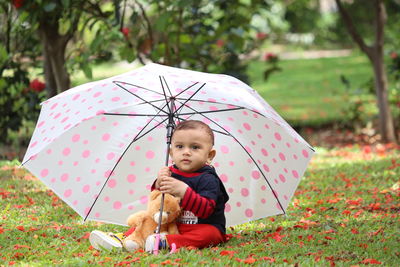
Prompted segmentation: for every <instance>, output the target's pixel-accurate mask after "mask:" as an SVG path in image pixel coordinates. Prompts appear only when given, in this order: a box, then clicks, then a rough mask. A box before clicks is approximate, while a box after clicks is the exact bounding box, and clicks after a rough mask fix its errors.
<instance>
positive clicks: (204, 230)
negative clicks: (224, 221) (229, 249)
mask: <svg viewBox="0 0 400 267" xmlns="http://www.w3.org/2000/svg"><path fill="white" fill-rule="evenodd" d="M178 229H179V234H178V235H167V236H166V237H167V241H168V244H169V245H171V244H172V243H175V245H176V248H181V247H195V248H206V247H211V246H215V245H218V244H219V243H222V242H225V241H226V239H225V235H223V234H222V233H221V232H220V231H219V230H218V228H217V227H215V226H212V225H210V224H178ZM133 231H134V229H132V228H131V229H129V230H128V231H127V232H126V233H125V235H129V234H130V233H132V232H133Z"/></svg>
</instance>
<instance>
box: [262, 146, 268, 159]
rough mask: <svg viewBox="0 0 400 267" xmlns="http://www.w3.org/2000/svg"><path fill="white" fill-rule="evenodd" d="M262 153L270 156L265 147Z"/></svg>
mask: <svg viewBox="0 0 400 267" xmlns="http://www.w3.org/2000/svg"><path fill="white" fill-rule="evenodd" d="M261 153H262V154H263V155H264V156H266V157H267V156H268V151H267V150H266V149H265V148H263V149H261Z"/></svg>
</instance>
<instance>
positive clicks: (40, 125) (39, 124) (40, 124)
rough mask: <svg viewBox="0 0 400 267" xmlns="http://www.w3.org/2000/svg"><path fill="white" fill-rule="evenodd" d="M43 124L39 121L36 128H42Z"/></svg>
mask: <svg viewBox="0 0 400 267" xmlns="http://www.w3.org/2000/svg"><path fill="white" fill-rule="evenodd" d="M44 124H45V122H44V121H41V122H39V123H38V126H37V127H38V128H40V127H42V126H43V125H44Z"/></svg>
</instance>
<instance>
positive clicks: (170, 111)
mask: <svg viewBox="0 0 400 267" xmlns="http://www.w3.org/2000/svg"><path fill="white" fill-rule="evenodd" d="M159 78H160V83H161V88H162V90H163V93H164V94H163V95H164V99H165V103H167V107H168V111H169V114H172V110H171V107H170V106H169V104H168V103H169V101H168V99H167V94H166V93H165V88H164V84H163V79H162V78H164V77H163V76H159ZM164 82H165V85H166V86H167V88H168V91H169V95H170V96H172V94H171V91H170V90H169V87H168V85H167V82H166V81H165V78H164Z"/></svg>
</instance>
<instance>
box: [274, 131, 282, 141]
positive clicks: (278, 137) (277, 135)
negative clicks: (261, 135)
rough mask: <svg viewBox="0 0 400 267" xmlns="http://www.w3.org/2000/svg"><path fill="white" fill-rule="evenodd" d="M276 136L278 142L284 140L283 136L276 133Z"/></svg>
mask: <svg viewBox="0 0 400 267" xmlns="http://www.w3.org/2000/svg"><path fill="white" fill-rule="evenodd" d="M274 136H275V139H276V140H278V141H281V140H282V136H281V135H280V134H279V133H275V134H274Z"/></svg>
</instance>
